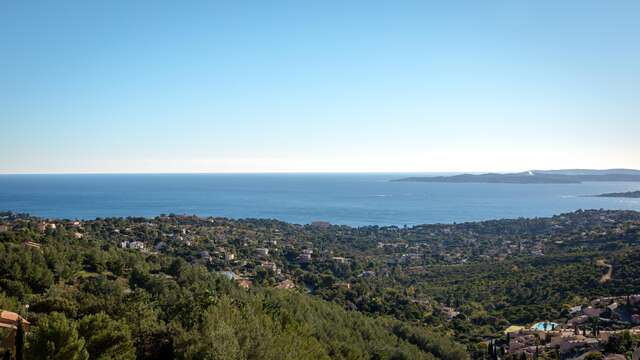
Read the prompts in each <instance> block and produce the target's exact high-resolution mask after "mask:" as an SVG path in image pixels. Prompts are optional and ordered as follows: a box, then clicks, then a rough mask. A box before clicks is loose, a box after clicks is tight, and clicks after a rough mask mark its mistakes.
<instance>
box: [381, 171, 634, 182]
mask: <svg viewBox="0 0 640 360" xmlns="http://www.w3.org/2000/svg"><path fill="white" fill-rule="evenodd" d="M393 181H417V182H444V183H506V184H578V183H581V182H589V181H614V182H617V181H631V182H635V181H637V182H640V170H632V169H610V170H588V169H567V170H529V171H523V172H519V173H504V174H501V173H486V174H461V175H453V176H420V177H407V178H402V179H396V180H393Z"/></svg>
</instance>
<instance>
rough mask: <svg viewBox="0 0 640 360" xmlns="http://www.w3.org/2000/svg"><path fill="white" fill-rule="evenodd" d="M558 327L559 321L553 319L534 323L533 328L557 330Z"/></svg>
mask: <svg viewBox="0 0 640 360" xmlns="http://www.w3.org/2000/svg"><path fill="white" fill-rule="evenodd" d="M557 327H558V324H557V323H554V322H551V321H541V322H537V323H535V324H533V326H532V327H531V328H532V329H535V330H540V331H551V330H555V329H556V328H557Z"/></svg>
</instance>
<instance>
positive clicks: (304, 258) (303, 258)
mask: <svg viewBox="0 0 640 360" xmlns="http://www.w3.org/2000/svg"><path fill="white" fill-rule="evenodd" d="M298 260H299V261H302V262H308V261H311V254H306V253H302V254H300V255H299V256H298Z"/></svg>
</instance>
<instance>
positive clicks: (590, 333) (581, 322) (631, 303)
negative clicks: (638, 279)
mask: <svg viewBox="0 0 640 360" xmlns="http://www.w3.org/2000/svg"><path fill="white" fill-rule="evenodd" d="M568 312H569V315H570V318H569V319H568V320H567V321H566V323H565V324H564V325H559V324H556V323H551V322H541V323H537V324H535V325H534V326H531V327H529V328H527V327H523V326H510V327H509V328H507V329H506V330H505V331H504V332H505V334H506V335H507V341H508V347H507V349H506V350H507V351H506V353H507V354H508V355H512V356H522V355H523V354H524V355H526V356H528V357H531V358H535V357H537V356H538V355H539V354H541V353H542V352H543V351H549V350H551V351H554V352H557V353H558V354H559V355H560V356H561V357H562V358H575V357H579V356H580V355H581V354H585V353H588V352H589V351H594V350H600V349H602V347H603V346H604V344H606V343H607V342H608V341H609V338H610V337H611V336H612V335H614V334H621V333H623V332H625V331H628V332H629V333H630V334H631V335H636V336H640V295H629V296H624V297H603V298H598V299H595V300H593V301H591V302H590V303H589V304H588V305H579V306H575V307H572V308H570V309H569V311H568ZM639 354H640V352H639Z"/></svg>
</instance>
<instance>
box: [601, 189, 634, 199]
mask: <svg viewBox="0 0 640 360" xmlns="http://www.w3.org/2000/svg"><path fill="white" fill-rule="evenodd" d="M591 196H592V197H613V198H640V190H638V191H626V192H614V193H606V194H600V195H591Z"/></svg>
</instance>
